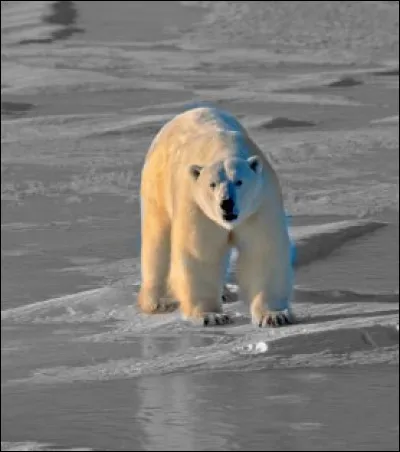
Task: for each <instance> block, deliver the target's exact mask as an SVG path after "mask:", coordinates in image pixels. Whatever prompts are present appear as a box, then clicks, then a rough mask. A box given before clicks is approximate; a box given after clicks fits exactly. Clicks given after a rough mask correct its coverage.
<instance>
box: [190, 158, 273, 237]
mask: <svg viewBox="0 0 400 452" xmlns="http://www.w3.org/2000/svg"><path fill="white" fill-rule="evenodd" d="M189 171H190V175H191V177H192V178H193V180H194V193H193V195H194V199H195V201H196V203H197V204H198V206H199V207H200V209H201V210H202V211H203V212H204V214H205V215H207V217H208V218H210V219H211V220H212V221H214V222H215V223H217V224H219V225H220V226H222V227H223V228H225V229H228V230H232V229H234V228H235V227H236V226H237V225H239V224H240V223H242V222H243V221H244V220H245V219H246V218H248V217H249V216H250V215H252V214H253V213H254V212H255V211H256V210H257V208H258V206H259V204H260V200H261V197H262V192H263V188H264V175H263V164H262V161H261V159H260V158H259V157H258V156H252V157H249V158H248V159H242V158H230V159H227V160H222V161H218V162H216V163H214V164H212V165H210V166H199V165H191V166H190V168H189Z"/></svg>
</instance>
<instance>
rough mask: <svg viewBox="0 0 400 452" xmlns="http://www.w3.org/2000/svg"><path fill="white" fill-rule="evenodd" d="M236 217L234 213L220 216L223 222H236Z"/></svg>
mask: <svg viewBox="0 0 400 452" xmlns="http://www.w3.org/2000/svg"><path fill="white" fill-rule="evenodd" d="M237 217H238V216H237V215H236V214H235V213H233V212H231V213H224V214H223V215H222V218H223V219H224V220H225V221H235V220H237Z"/></svg>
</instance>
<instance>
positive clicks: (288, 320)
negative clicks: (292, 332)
mask: <svg viewBox="0 0 400 452" xmlns="http://www.w3.org/2000/svg"><path fill="white" fill-rule="evenodd" d="M283 318H284V319H285V322H286V323H287V324H288V325H291V324H292V322H291V320H290V319H289V317H288V316H287V315H285V314H284V315H283Z"/></svg>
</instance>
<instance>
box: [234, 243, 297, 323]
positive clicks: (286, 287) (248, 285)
mask: <svg viewBox="0 0 400 452" xmlns="http://www.w3.org/2000/svg"><path fill="white" fill-rule="evenodd" d="M253 242H254V241H253ZM237 277H238V282H239V288H240V291H241V293H242V296H243V298H244V300H245V301H247V302H248V303H249V305H250V313H251V317H252V322H253V324H255V325H257V326H260V327H266V326H281V325H285V324H290V323H292V322H293V317H292V313H291V309H290V301H291V300H290V297H291V292H292V269H291V263H290V261H289V258H288V257H286V247H285V246H282V245H279V243H276V242H275V243H274V242H272V243H271V240H270V241H269V242H268V241H266V240H265V241H263V242H261V243H259V242H257V243H252V242H251V240H250V241H247V243H245V242H244V243H242V246H241V249H240V250H239V257H238V261H237Z"/></svg>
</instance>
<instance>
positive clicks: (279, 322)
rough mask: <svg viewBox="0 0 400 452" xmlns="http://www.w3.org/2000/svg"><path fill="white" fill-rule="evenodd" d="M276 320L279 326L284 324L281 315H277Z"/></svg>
mask: <svg viewBox="0 0 400 452" xmlns="http://www.w3.org/2000/svg"><path fill="white" fill-rule="evenodd" d="M276 322H277V324H278V325H279V326H281V325H283V324H284V320H283V319H282V317H280V316H278V317H277V318H276Z"/></svg>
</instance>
